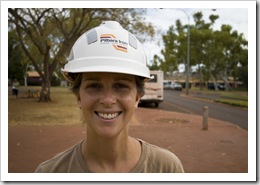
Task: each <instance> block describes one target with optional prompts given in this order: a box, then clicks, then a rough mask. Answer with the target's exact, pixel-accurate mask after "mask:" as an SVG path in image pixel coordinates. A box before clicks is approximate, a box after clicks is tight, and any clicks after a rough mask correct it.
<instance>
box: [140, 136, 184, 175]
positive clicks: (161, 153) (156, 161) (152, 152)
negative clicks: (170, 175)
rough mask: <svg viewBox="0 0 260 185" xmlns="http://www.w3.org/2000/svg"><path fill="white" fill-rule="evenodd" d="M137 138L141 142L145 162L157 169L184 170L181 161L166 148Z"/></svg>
mask: <svg viewBox="0 0 260 185" xmlns="http://www.w3.org/2000/svg"><path fill="white" fill-rule="evenodd" d="M138 140H139V141H140V142H141V143H142V150H143V151H142V152H143V155H145V156H146V157H145V158H146V163H147V164H149V165H152V166H153V168H155V169H157V170H159V171H161V170H163V171H164V170H166V171H169V172H184V170H183V166H182V163H181V161H180V159H179V158H178V157H177V155H176V154H174V153H173V152H171V151H170V150H168V149H166V148H162V147H160V146H157V145H154V144H151V143H148V142H146V141H143V140H140V139H138ZM164 172H165V171H164Z"/></svg>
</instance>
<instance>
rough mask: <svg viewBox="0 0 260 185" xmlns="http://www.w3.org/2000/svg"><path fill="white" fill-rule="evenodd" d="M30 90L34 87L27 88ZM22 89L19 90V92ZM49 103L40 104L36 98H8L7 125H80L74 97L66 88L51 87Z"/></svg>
mask: <svg viewBox="0 0 260 185" xmlns="http://www.w3.org/2000/svg"><path fill="white" fill-rule="evenodd" d="M29 88H31V89H33V88H35V87H29ZM23 90H24V89H22V88H21V89H20V91H21V92H25V91H23ZM51 98H52V102H50V103H40V102H38V99H37V98H27V97H26V96H25V93H20V94H19V98H17V99H16V98H15V97H13V96H9V97H8V123H9V125H81V124H82V119H81V118H82V116H81V114H80V111H79V108H78V106H77V102H76V99H75V96H74V95H73V94H72V93H71V92H70V91H69V89H68V88H61V87H52V88H51Z"/></svg>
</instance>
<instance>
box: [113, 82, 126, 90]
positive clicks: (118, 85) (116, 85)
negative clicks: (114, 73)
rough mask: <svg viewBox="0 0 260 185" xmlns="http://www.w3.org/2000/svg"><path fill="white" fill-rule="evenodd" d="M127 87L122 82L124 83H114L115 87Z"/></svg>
mask: <svg viewBox="0 0 260 185" xmlns="http://www.w3.org/2000/svg"><path fill="white" fill-rule="evenodd" d="M127 87H128V86H127V85H125V84H122V83H116V84H115V85H114V88H115V89H126V88H127Z"/></svg>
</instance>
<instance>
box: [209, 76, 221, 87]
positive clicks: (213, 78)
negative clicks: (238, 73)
mask: <svg viewBox="0 0 260 185" xmlns="http://www.w3.org/2000/svg"><path fill="white" fill-rule="evenodd" d="M210 77H211V79H212V81H213V83H214V87H215V91H219V89H218V86H217V82H216V79H215V77H214V76H213V74H212V73H210Z"/></svg>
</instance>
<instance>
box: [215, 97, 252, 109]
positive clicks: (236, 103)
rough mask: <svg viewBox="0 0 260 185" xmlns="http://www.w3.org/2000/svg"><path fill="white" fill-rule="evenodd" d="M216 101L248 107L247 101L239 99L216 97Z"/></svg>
mask: <svg viewBox="0 0 260 185" xmlns="http://www.w3.org/2000/svg"><path fill="white" fill-rule="evenodd" d="M214 101H215V102H218V103H224V104H228V105H232V106H238V107H246V108H247V107H248V102H247V101H238V100H229V99H215V100H214Z"/></svg>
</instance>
